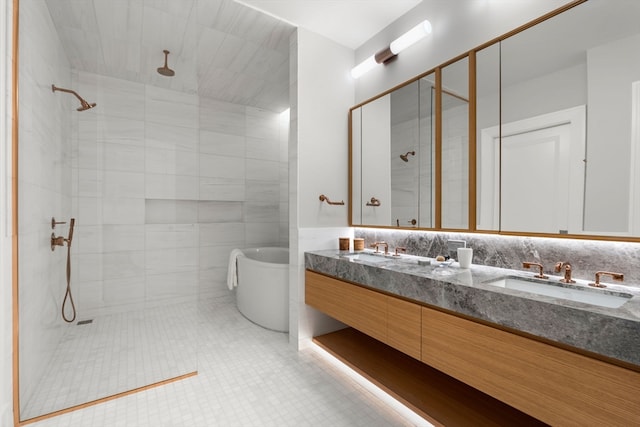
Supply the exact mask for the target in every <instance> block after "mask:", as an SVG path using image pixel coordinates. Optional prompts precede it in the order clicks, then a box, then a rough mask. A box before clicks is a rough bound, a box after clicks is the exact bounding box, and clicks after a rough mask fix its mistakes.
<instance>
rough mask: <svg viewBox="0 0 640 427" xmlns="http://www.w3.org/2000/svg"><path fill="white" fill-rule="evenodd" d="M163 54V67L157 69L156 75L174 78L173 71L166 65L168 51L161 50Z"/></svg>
mask: <svg viewBox="0 0 640 427" xmlns="http://www.w3.org/2000/svg"><path fill="white" fill-rule="evenodd" d="M163 52H164V66H162V67H159V68H158V74H162V75H163V76H167V77H173V76H175V74H176V72H175V71H173V70H172V69H171V68H169V66H168V65H167V58H168V57H169V53H170V52H169V51H168V50H166V49H165V50H163Z"/></svg>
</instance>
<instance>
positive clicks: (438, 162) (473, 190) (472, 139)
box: [348, 0, 640, 242]
mask: <svg viewBox="0 0 640 427" xmlns="http://www.w3.org/2000/svg"><path fill="white" fill-rule="evenodd" d="M587 1H588V0H573V1H571V2H569V3H567V4H565V5H563V6H561V7H559V8H557V9H555V10H553V11H551V12H549V13H546V14H544V15H542V16H540V17H538V18H536V19H534V20H532V21H529V22H527V23H526V24H524V25H521V26H520V27H517V28H515V29H513V30H511V31H509V32H507V33H505V34H503V35H501V36H498V37H496V38H494V39H492V40H490V41H488V42H485V43H483V44H481V45H479V46H477V47H475V48H473V49H471V50H469V51H467V52H464V53H462V54H460V55H458V56H456V57H454V58H451V59H450V60H448V61H446V62H444V63H442V64H440V65H438V66H436V67H434V68H432V69H429V70H427V71H425V72H423V73H421V74H420V75H418V76H416V77H413V78H411V79H409V80H407V81H405V82H403V83H400V84H398V85H396V86H394V87H392V88H391V89H388V90H386V91H384V92H382V93H380V94H378V95H375V96H373V97H371V98H369V99H367V100H365V101H363V102H360V103H358V104H356V105H354V106H353V107H351V108H350V109H349V127H348V132H349V135H348V140H349V201H350V209H349V226H351V227H361V228H382V229H392V230H393V229H400V230H424V231H444V232H464V233H477V234H491V235H496V234H497V235H504V236H525V237H527V236H528V237H549V238H555V239H578V240H601V241H614V242H615V241H619V242H640V236H638V237H633V236H615V235H599V234H598V235H594V234H551V233H537V232H526V231H501V230H478V229H477V213H476V212H477V211H476V209H477V166H476V161H477V148H476V147H477V123H476V113H477V105H476V101H477V82H476V54H477V53H478V52H479V51H481V50H483V49H485V48H488V47H490V46H493V45H495V44H497V43H500V42H502V41H504V40H506V39H508V38H510V37H512V36H514V35H516V34H518V33H520V32H522V31H525V30H527V29H529V28H531V27H534V26H536V25H538V24H540V23H542V22H544V21H546V20H548V19H550V18H553V17H554V16H557V15H559V14H561V13H563V12H566V11H568V10H570V9H573V8H574V7H576V6H579V5H581V4H583V3H586V2H587ZM465 58H467V59H468V65H469V73H468V77H469V227H468V228H466V229H450V228H442V216H441V215H442V188H441V186H442V70H443V68H445V67H446V66H448V65H450V64H453V63H455V62H457V61H459V60H462V59H465ZM431 73H434V74H435V76H436V121H435V157H436V158H435V180H434V182H435V185H434V187H435V188H434V189H433V192H434V201H435V216H434V227H433V228H426V227H420V224H418V226H417V227H402V226H400V227H397V226H392V225H389V226H378V225H366V224H354V222H353V215H352V210H353V209H352V208H353V203H354V200H353V175H352V174H353V166H352V161H353V141H352V121H351V120H352V113H353V110H355V109H357V108H360V107H362V106H363V105H365V104H367V103H369V102H371V101H375V100H376V99H378V98H380V97H382V96H385V95H387V94H390V93H391V92H393V91H395V90H397V89H399V88H401V87H404V86H406V85H408V84H411V83H413V82H415V81H416V80H419V79H421V78H423V77H425V76H427V75H428V74H431Z"/></svg>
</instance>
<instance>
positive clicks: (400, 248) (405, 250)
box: [393, 246, 407, 256]
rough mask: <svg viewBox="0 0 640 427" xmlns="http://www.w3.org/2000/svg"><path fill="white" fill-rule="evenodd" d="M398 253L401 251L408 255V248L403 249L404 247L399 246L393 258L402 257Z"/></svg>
mask: <svg viewBox="0 0 640 427" xmlns="http://www.w3.org/2000/svg"><path fill="white" fill-rule="evenodd" d="M398 251H401V252H404V253H407V248H405V247H402V246H398V247H396V253H395V254H394V255H393V256H400V254H399V253H398Z"/></svg>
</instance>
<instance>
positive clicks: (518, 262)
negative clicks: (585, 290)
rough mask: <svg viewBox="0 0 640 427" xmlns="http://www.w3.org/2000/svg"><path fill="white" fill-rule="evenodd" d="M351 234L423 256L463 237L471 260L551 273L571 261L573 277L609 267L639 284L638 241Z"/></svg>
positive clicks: (387, 232)
mask: <svg viewBox="0 0 640 427" xmlns="http://www.w3.org/2000/svg"><path fill="white" fill-rule="evenodd" d="M355 236H356V237H363V238H364V239H365V245H368V244H370V243H373V242H375V241H378V240H384V241H386V242H388V243H389V249H390V250H393V249H394V248H396V247H397V246H404V247H406V248H407V253H408V254H413V255H421V256H428V257H435V256H437V255H440V254H441V255H445V254H446V253H447V240H451V239H456V240H465V241H466V242H467V246H468V247H471V248H473V263H474V264H481V265H489V266H493V267H501V268H510V269H515V270H520V269H522V262H523V261H532V262H538V263H541V264H542V265H544V267H545V272H546V273H547V274H556V273H554V272H553V267H554V265H555V263H556V262H558V261H563V262H570V263H571V265H572V271H573V277H575V278H578V279H584V280H592V279H593V278H594V276H595V273H596V271H602V270H604V271H613V272H620V273H623V274H624V275H625V279H624V282H623V283H622V284H628V285H632V286H640V267H639V266H640V244H639V243H625V242H607V241H598V240H575V239H551V238H541V237H523V236H498V235H491V234H471V233H443V232H430V231H407V230H383V229H374V228H357V229H356V230H355ZM453 255H454V254H451V256H453ZM603 280H604V281H607V280H608V279H603Z"/></svg>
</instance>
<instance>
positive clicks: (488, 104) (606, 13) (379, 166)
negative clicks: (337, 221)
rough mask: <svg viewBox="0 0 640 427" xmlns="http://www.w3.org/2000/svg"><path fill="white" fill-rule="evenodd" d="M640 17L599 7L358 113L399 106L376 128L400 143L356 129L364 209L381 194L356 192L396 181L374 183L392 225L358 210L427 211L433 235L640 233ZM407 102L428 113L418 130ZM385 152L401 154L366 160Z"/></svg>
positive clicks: (624, 3) (423, 215) (514, 39)
mask: <svg viewBox="0 0 640 427" xmlns="http://www.w3.org/2000/svg"><path fill="white" fill-rule="evenodd" d="M565 9H566V10H565ZM551 15H553V16H551ZM639 16H640V2H638V1H637V0H586V1H584V2H582V3H579V4H577V5H576V6H574V7H566V8H563V9H562V11H558V13H555V14H550V16H549V17H543V18H541V19H539V20H537V21H536V22H535V23H532V24H529V25H526V26H524V27H522V28H519V29H517V30H514V31H513V32H511V33H509V34H507V35H505V36H503V37H500V38H498V39H496V40H495V41H493V42H492V43H487V44H485V45H483V46H481V47H479V48H477V49H475V50H473V51H471V52H469V54H468V56H462V57H460V58H462V59H459V60H457V61H449V62H448V63H447V65H446V66H442V67H437V68H436V71H437V72H436V73H432V74H430V75H429V76H421V77H420V78H417V79H413V80H411V81H410V82H409V83H407V84H405V85H402V86H400V87H398V88H396V89H394V90H392V91H390V92H389V93H387V94H385V95H384V97H381V98H376V99H375V100H374V101H371V102H365V103H363V104H361V105H360V106H358V107H357V108H354V109H353V110H352V117H355V115H356V114H357V112H362V113H363V115H364V112H365V111H366V110H367V109H369V107H370V104H375V103H378V102H386V104H385V105H386V108H387V110H385V112H382V111H379V112H378V113H379V114H386V115H385V116H384V120H383V119H382V118H381V117H380V116H379V117H378V118H377V120H374V121H375V126H378V127H379V126H382V123H386V124H387V126H388V129H386V130H384V131H385V132H386V134H385V135H390V140H389V141H387V142H386V145H384V147H383V148H380V147H378V148H375V147H373V145H374V144H377V143H378V142H375V141H376V140H377V139H384V138H382V137H381V135H382V134H381V132H382V130H381V129H375V128H371V129H367V124H366V122H365V120H364V119H363V120H362V121H361V122H360V123H359V124H360V125H361V128H360V129H358V131H357V132H356V131H355V130H354V132H352V135H351V144H352V160H353V161H354V162H355V161H357V160H358V159H359V158H360V160H362V162H361V163H360V164H359V165H357V166H356V165H355V164H354V165H352V174H353V175H352V183H353V184H354V189H353V195H354V198H353V199H352V204H351V206H352V210H353V213H354V214H355V213H356V212H358V211H359V210H360V209H364V206H365V204H366V202H367V201H368V200H369V199H370V197H371V196H373V194H371V195H370V194H369V193H366V194H361V196H360V197H359V198H357V197H355V195H356V194H358V193H357V191H356V189H355V185H362V188H363V189H364V188H365V181H369V182H370V183H374V182H375V179H380V180H383V174H385V173H388V174H389V175H388V176H389V181H388V182H386V181H384V182H378V183H377V184H374V185H376V191H378V192H379V194H383V193H381V192H380V191H382V189H385V190H386V189H387V188H388V189H389V197H390V199H389V200H388V203H387V204H388V205H389V206H387V208H386V209H387V211H386V212H387V214H386V216H385V217H384V219H383V220H381V221H378V222H371V220H370V219H369V217H367V216H365V215H364V214H362V215H361V216H356V215H354V216H353V221H352V223H353V225H365V226H368V225H375V226H381V225H383V226H392V227H393V226H399V227H412V226H413V225H412V224H411V223H407V221H408V220H410V218H407V217H408V216H411V215H412V214H411V212H412V211H411V209H410V208H409V206H411V207H416V206H417V209H418V221H417V223H416V226H417V227H419V228H425V229H440V230H447V229H463V230H471V231H475V230H478V231H492V232H496V231H497V232H502V233H507V234H508V233H538V234H542V235H558V236H559V235H573V236H594V237H597V238H602V237H603V236H604V237H605V238H611V239H613V240H615V239H637V238H639V237H640V56H639V55H638V49H637V46H640V25H639V24H638V17H639ZM547 18H548V19H547ZM470 64H471V66H469V65H470ZM433 74H439V80H438V79H435V78H433ZM425 80H426V81H427V82H429V83H426V82H425V84H424V87H423V81H425ZM428 84H431V87H430V88H429V89H426V86H427V85H428ZM470 86H473V88H472V89H473V90H470V89H471V88H470ZM411 91H414V96H415V97H413V96H411V95H410V94H409V92H411ZM400 97H402V99H407V100H408V99H411V100H412V101H411V102H412V103H413V104H412V105H418V120H417V123H418V125H417V127H411V126H410V125H409V123H410V119H408V118H407V117H408V116H407V114H409V111H410V107H409V104H401V103H399V102H398V103H394V101H393V100H394V98H398V99H399V98H400ZM416 98H417V99H416ZM382 99H386V100H387V101H381V100H382ZM427 105H430V106H431V108H430V109H429V108H427ZM402 107H404V109H402V110H401V108H402ZM396 108H398V109H399V111H396ZM379 110H382V109H379ZM427 111H428V113H427ZM399 117H402V119H399ZM427 117H428V120H427ZM399 120H402V121H399ZM427 122H429V123H428V124H427ZM353 123H354V124H355V121H354V122H353ZM394 127H396V129H395V131H394ZM354 129H355V128H354ZM416 129H417V132H418V134H419V136H418V138H417V139H416V138H414V135H413V133H412V132H413V131H414V130H416ZM470 133H471V134H473V138H470ZM367 135H369V136H367ZM373 135H375V137H374V136H373ZM426 135H429V136H430V138H425V136H426ZM415 141H419V143H418V144H417V145H415V146H414V144H416V142H415ZM474 144H475V145H474ZM358 150H361V152H358ZM375 150H381V151H384V152H385V153H390V154H389V155H388V156H386V157H385V156H382V155H379V156H377V157H376V161H374V160H373V159H369V160H367V161H365V158H364V157H365V153H367V152H369V153H372V152H375ZM396 151H398V152H397V153H396ZM407 152H415V153H416V160H418V158H419V161H416V162H415V166H416V167H417V168H418V170H417V172H416V171H414V170H412V169H411V166H412V165H411V160H412V159H413V157H412V158H411V159H410V160H409V162H404V161H403V160H402V159H400V158H399V155H400V154H403V155H404V154H406V153H407ZM470 158H471V159H472V161H471V167H469V165H470V163H469V159H470ZM474 158H475V159H476V160H475V164H473V159H474ZM387 161H388V162H389V163H388V164H387V163H386V162H387ZM402 166H405V168H402V169H401V167H402ZM370 167H374V168H375V169H376V171H377V173H372V172H371V171H370ZM358 168H361V174H360V175H358V173H357V171H358ZM474 169H475V170H474ZM394 171H395V172H394ZM372 174H373V175H375V178H373V177H372V176H371V175H372ZM412 176H413V177H415V176H417V177H418V179H417V191H416V187H415V185H416V184H415V183H412V184H413V185H408V183H409V180H410V177H412ZM396 192H397V194H396ZM416 194H417V196H415V195H416ZM394 196H395V197H394ZM376 197H377V196H376ZM415 197H417V200H416V198H415ZM409 200H410V201H411V205H409V204H408V201H409ZM369 201H370V200H369ZM474 206H475V208H474ZM381 207H382V206H381ZM470 210H471V212H472V213H473V212H475V215H473V214H472V215H470V214H469V212H470ZM474 216H475V218H473V217H474ZM377 219H382V218H381V217H380V216H378V217H376V220H377ZM470 220H471V221H474V223H470V222H469V221H470Z"/></svg>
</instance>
